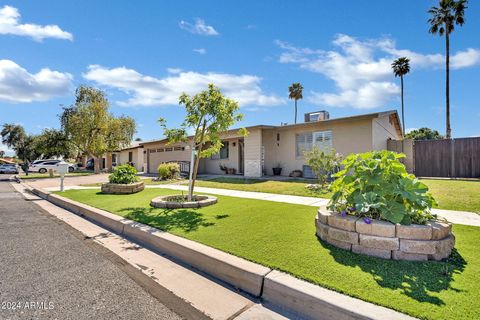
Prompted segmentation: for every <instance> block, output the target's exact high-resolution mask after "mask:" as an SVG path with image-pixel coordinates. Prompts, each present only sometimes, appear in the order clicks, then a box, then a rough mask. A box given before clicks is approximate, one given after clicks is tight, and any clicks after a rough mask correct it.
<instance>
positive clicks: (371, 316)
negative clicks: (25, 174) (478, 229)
mask: <svg viewBox="0 0 480 320" xmlns="http://www.w3.org/2000/svg"><path fill="white" fill-rule="evenodd" d="M31 191H32V192H33V193H34V194H36V195H37V196H39V197H41V198H43V199H45V200H47V201H50V202H51V203H53V204H55V205H57V206H59V207H62V208H64V209H66V210H69V211H71V212H73V213H75V214H77V215H80V216H83V217H85V218H87V219H88V220H91V221H93V222H95V223H97V224H99V225H101V226H103V227H105V228H107V229H110V230H112V231H114V232H115V233H117V234H119V235H123V236H125V237H128V238H130V239H133V240H135V241H136V242H138V243H139V244H145V245H146V246H148V247H151V248H153V249H156V250H157V251H159V252H161V253H165V254H167V255H168V256H170V257H172V258H175V259H178V260H179V261H181V262H183V263H185V264H187V265H190V266H192V267H194V268H196V269H198V270H200V271H202V272H205V273H206V274H208V275H210V276H212V277H214V278H217V279H220V280H222V281H224V282H225V283H227V284H228V285H231V286H232V287H235V288H238V289H240V290H242V291H244V292H246V293H248V294H251V295H253V296H255V297H259V298H261V299H262V300H263V301H265V302H266V303H267V304H268V305H271V306H273V307H274V308H278V309H281V310H283V311H285V312H288V313H291V314H296V315H298V317H296V318H298V319H341V320H350V319H351V320H363V319H364V320H383V319H392V320H397V319H398V320H400V319H402V320H403V319H405V320H407V319H408V320H411V319H415V318H413V317H410V316H408V315H405V314H402V313H400V312H397V311H394V310H391V309H388V308H385V307H381V306H377V305H375V304H372V303H369V302H365V301H363V300H360V299H356V298H352V297H349V296H346V295H343V294H340V293H338V292H335V291H332V290H328V289H325V288H322V287H319V286H317V285H315V284H312V283H309V282H306V281H303V280H300V279H297V278H295V277H293V276H290V275H288V274H286V273H283V272H280V271H277V270H272V269H270V268H267V267H264V266H262V265H259V264H257V263H253V262H250V261H247V260H245V259H242V258H239V257H236V256H234V255H231V254H229V253H226V252H223V251H220V250H218V249H214V248H211V247H209V246H206V245H203V244H200V243H198V242H195V241H192V240H188V239H185V238H182V237H178V236H175V235H173V234H170V233H168V232H164V231H160V230H158V229H155V228H152V227H150V226H147V225H144V224H142V223H139V222H135V221H132V220H129V219H125V218H122V217H120V216H117V215H115V214H113V213H110V212H107V211H104V210H101V209H97V208H94V207H91V206H88V205H85V204H82V203H79V202H76V201H73V200H70V199H67V198H64V197H62V196H59V195H57V194H52V193H50V192H49V191H45V190H42V189H39V188H32V189H31Z"/></svg>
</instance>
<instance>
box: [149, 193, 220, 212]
mask: <svg viewBox="0 0 480 320" xmlns="http://www.w3.org/2000/svg"><path fill="white" fill-rule="evenodd" d="M178 197H186V196H184V195H180V194H176V195H170V196H161V197H156V198H154V199H153V200H152V201H150V205H151V206H152V207H155V208H164V209H179V208H200V207H206V206H211V205H212V204H215V203H217V198H216V197H213V196H205V195H198V196H197V195H195V196H193V197H194V201H183V202H182V201H178V200H177V199H175V198H178Z"/></svg>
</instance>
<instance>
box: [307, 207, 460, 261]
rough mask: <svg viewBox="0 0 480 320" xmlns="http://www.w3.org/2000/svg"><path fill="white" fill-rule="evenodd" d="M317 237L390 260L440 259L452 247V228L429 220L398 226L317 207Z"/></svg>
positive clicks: (441, 222)
mask: <svg viewBox="0 0 480 320" xmlns="http://www.w3.org/2000/svg"><path fill="white" fill-rule="evenodd" d="M315 226H316V229H317V235H318V237H319V238H320V239H322V240H323V241H325V242H328V243H329V244H331V245H334V246H335V247H339V248H342V249H345V250H350V251H352V252H355V253H360V254H366V255H369V256H375V257H380V258H384V259H394V260H415V261H426V260H442V259H445V258H447V257H448V256H449V255H450V253H451V252H452V249H453V246H454V245H455V236H454V235H453V233H452V225H451V223H448V222H443V221H430V222H428V223H427V224H425V225H418V224H412V225H408V226H407V225H401V224H396V225H395V224H393V223H390V222H388V221H380V220H373V219H372V222H371V223H370V224H367V223H365V222H364V221H363V218H359V217H354V216H350V215H347V216H345V217H342V216H341V215H339V214H337V213H333V212H331V211H329V210H328V209H327V208H326V207H325V206H323V207H320V209H319V210H318V215H317V217H316V218H315Z"/></svg>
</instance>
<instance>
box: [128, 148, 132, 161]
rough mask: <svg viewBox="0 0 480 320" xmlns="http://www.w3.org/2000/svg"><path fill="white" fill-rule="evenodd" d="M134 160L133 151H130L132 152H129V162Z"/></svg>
mask: <svg viewBox="0 0 480 320" xmlns="http://www.w3.org/2000/svg"><path fill="white" fill-rule="evenodd" d="M132 161H133V152H132V151H130V152H129V153H128V162H132Z"/></svg>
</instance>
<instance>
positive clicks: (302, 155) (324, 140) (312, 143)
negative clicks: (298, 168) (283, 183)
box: [294, 130, 333, 159]
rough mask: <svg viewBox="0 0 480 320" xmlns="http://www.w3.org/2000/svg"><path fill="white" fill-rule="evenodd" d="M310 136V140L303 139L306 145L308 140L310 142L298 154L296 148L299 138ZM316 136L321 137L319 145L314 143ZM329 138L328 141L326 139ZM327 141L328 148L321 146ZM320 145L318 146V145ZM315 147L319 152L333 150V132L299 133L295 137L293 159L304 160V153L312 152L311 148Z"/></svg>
mask: <svg viewBox="0 0 480 320" xmlns="http://www.w3.org/2000/svg"><path fill="white" fill-rule="evenodd" d="M307 135H311V139H304V143H306V144H308V143H309V142H308V140H311V142H310V146H309V147H307V148H306V149H305V150H304V151H303V152H301V154H299V152H298V151H299V148H298V143H299V136H305V137H307ZM318 135H321V136H322V139H321V140H322V141H321V142H320V143H315V140H316V138H317V136H318ZM327 137H329V139H327ZM327 141H329V146H327V147H325V146H322V145H321V144H323V143H325V142H327ZM319 144H320V145H319ZM314 145H316V146H317V147H318V148H320V150H325V149H326V148H333V132H332V130H323V131H309V132H300V133H297V134H296V135H295V151H294V152H295V157H296V158H297V159H304V158H305V156H304V154H303V153H304V152H306V151H310V150H312V148H313V146H314Z"/></svg>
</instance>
